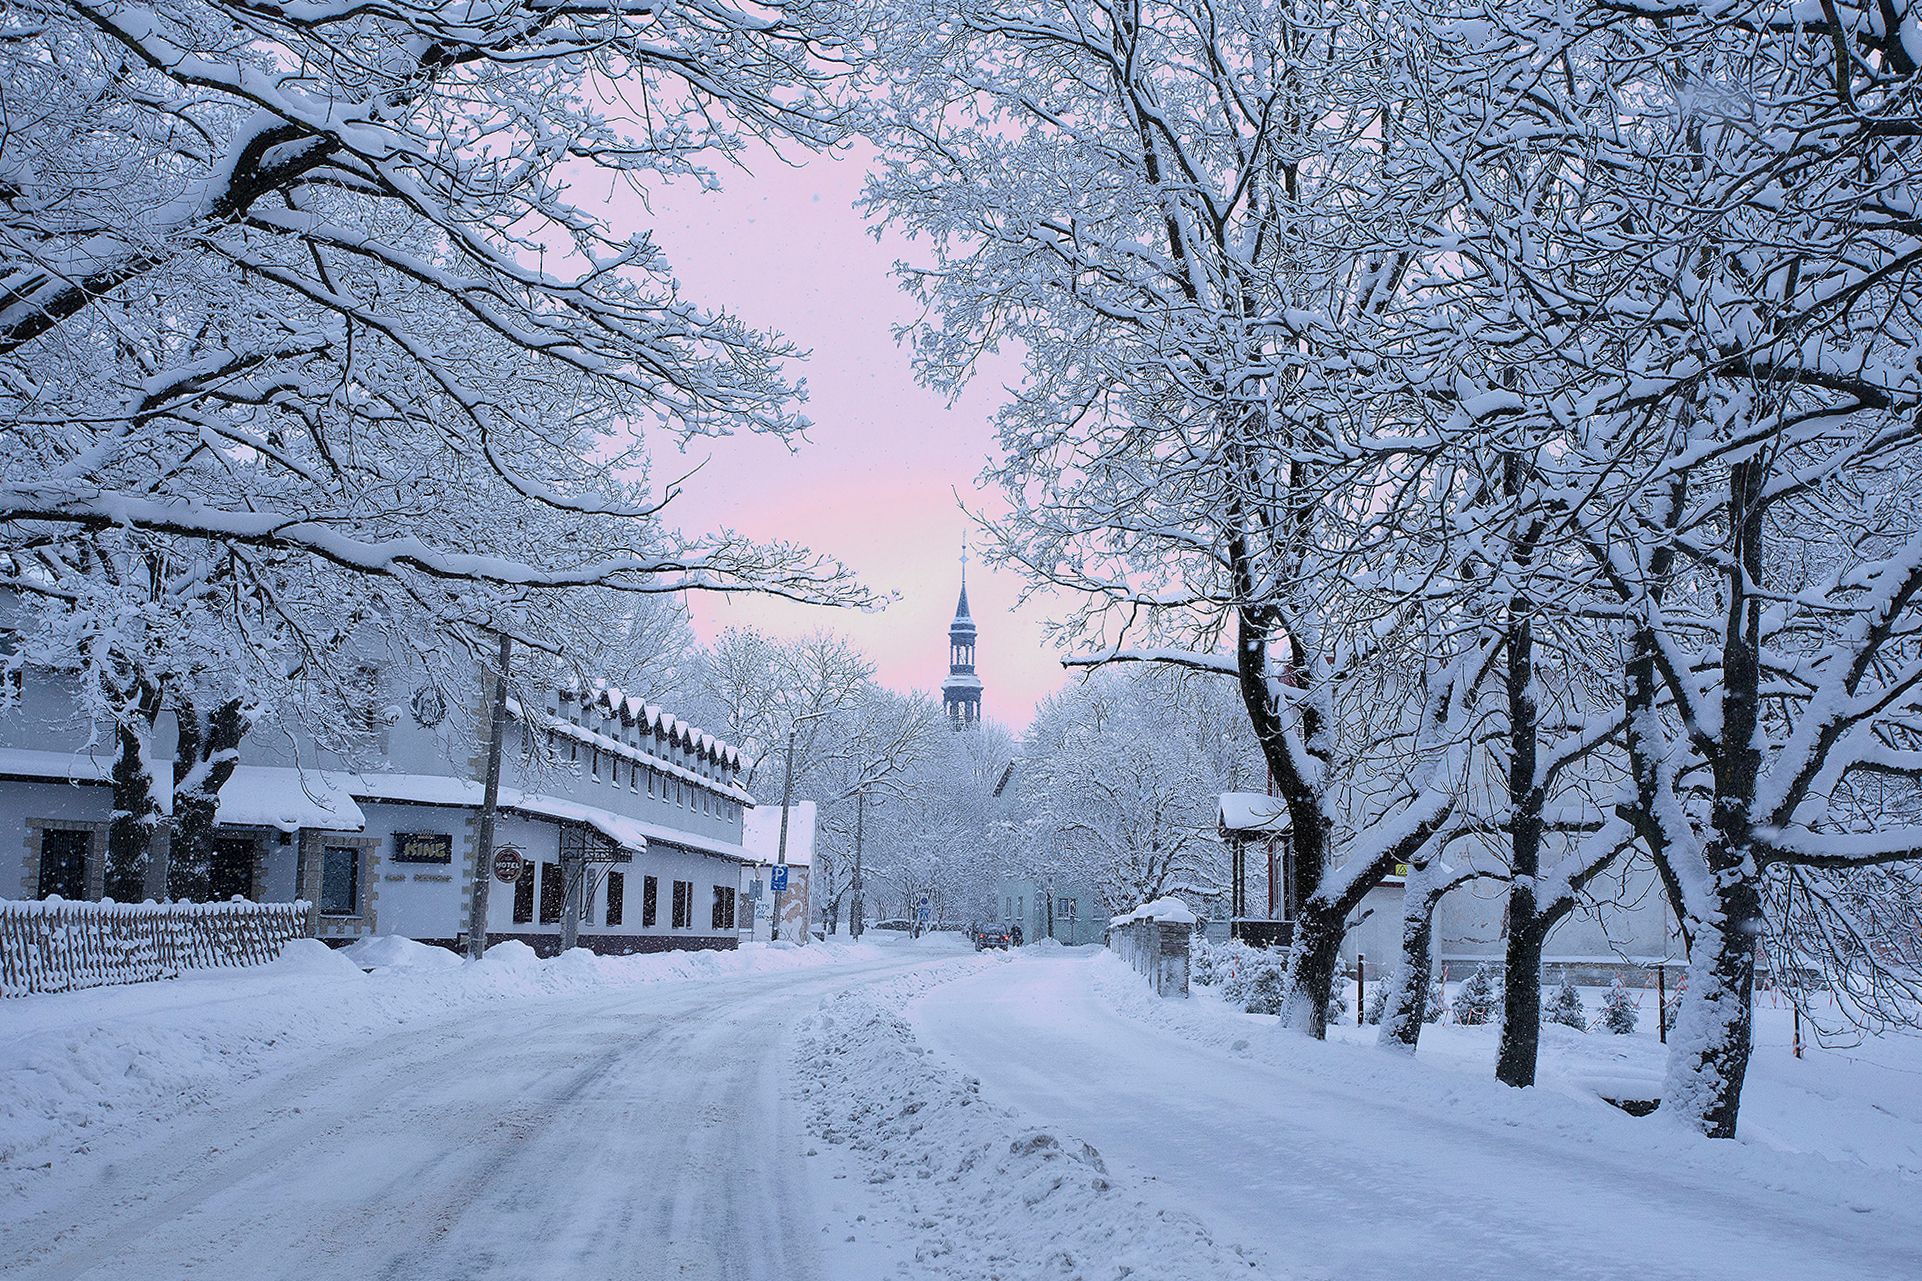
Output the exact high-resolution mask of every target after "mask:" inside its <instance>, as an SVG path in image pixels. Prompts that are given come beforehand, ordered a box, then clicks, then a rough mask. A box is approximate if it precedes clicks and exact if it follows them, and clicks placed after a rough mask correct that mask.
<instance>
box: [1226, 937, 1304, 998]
mask: <svg viewBox="0 0 1922 1281" xmlns="http://www.w3.org/2000/svg"><path fill="white" fill-rule="evenodd" d="M1248 950H1249V951H1250V952H1251V953H1253V955H1251V956H1250V957H1249V958H1248V960H1247V963H1246V964H1244V965H1243V966H1242V967H1241V974H1240V982H1239V983H1238V984H1237V994H1236V995H1235V996H1232V997H1229V999H1230V1000H1233V1001H1235V1003H1236V1004H1238V1005H1240V1006H1241V1008H1242V1009H1243V1010H1244V1011H1246V1012H1247V1013H1249V1014H1279V1013H1281V999H1282V990H1283V988H1284V987H1286V985H1287V977H1288V955H1287V953H1285V952H1279V951H1276V950H1274V949H1272V948H1250V949H1248ZM1222 995H1223V996H1224V997H1227V996H1229V993H1228V990H1227V989H1226V988H1224V989H1223V990H1222Z"/></svg>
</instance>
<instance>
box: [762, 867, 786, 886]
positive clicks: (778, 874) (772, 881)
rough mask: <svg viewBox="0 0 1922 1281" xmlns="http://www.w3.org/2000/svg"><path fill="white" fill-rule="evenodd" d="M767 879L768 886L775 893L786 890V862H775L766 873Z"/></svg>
mask: <svg viewBox="0 0 1922 1281" xmlns="http://www.w3.org/2000/svg"><path fill="white" fill-rule="evenodd" d="M767 880H768V886H769V888H771V889H772V890H773V891H774V892H775V893H776V894H780V893H784V892H785V891H786V890H787V864H785V863H776V864H775V865H774V867H773V869H772V870H771V871H770V872H769V873H768V878H767Z"/></svg>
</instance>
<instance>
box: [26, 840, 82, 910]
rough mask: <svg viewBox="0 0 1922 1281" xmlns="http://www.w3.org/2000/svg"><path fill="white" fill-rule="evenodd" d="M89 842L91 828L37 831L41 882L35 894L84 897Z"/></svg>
mask: <svg viewBox="0 0 1922 1281" xmlns="http://www.w3.org/2000/svg"><path fill="white" fill-rule="evenodd" d="M92 844H93V833H92V832H86V831H79V832H76V831H71V830H68V831H54V830H52V829H48V830H47V831H44V832H42V833H40V885H39V888H38V889H37V890H36V891H35V897H37V898H52V897H53V896H54V895H56V894H57V895H59V896H60V897H61V898H85V897H87V852H88V847H89V846H91V845H92Z"/></svg>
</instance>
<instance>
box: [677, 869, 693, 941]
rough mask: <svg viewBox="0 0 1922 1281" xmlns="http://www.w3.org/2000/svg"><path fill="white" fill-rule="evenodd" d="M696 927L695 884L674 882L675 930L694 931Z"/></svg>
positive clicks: (691, 882)
mask: <svg viewBox="0 0 1922 1281" xmlns="http://www.w3.org/2000/svg"><path fill="white" fill-rule="evenodd" d="M693 926H694V882H693V881H676V882H674V928H675V929H677V930H686V929H692V928H693Z"/></svg>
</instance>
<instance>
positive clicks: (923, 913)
mask: <svg viewBox="0 0 1922 1281" xmlns="http://www.w3.org/2000/svg"><path fill="white" fill-rule="evenodd" d="M933 915H934V912H933V911H932V910H931V909H930V908H929V907H928V901H927V900H926V899H922V900H921V901H920V902H919V903H916V904H915V905H914V917H915V919H916V920H918V921H920V922H921V924H923V925H926V924H927V923H928V921H929V919H930V918H931V917H933Z"/></svg>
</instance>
